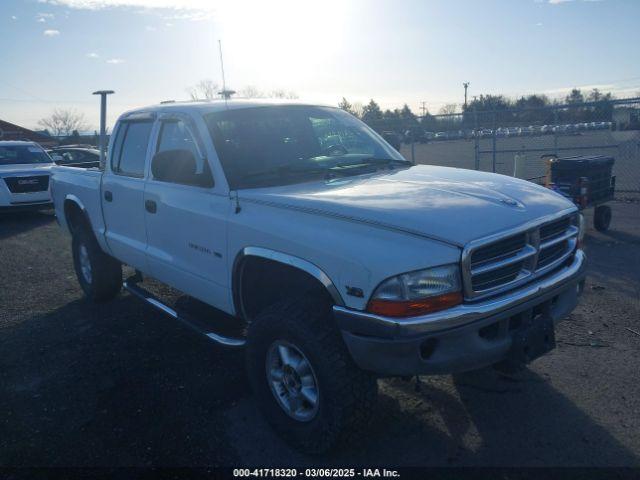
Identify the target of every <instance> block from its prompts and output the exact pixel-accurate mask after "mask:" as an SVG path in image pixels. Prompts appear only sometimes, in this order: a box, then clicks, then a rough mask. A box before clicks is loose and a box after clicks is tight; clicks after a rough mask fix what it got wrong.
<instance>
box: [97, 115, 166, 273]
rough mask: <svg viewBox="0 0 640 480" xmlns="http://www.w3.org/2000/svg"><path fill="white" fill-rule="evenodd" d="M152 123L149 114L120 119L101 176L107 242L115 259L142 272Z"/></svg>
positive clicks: (143, 268) (145, 240)
mask: <svg viewBox="0 0 640 480" xmlns="http://www.w3.org/2000/svg"><path fill="white" fill-rule="evenodd" d="M153 126H154V119H153V118H150V117H143V118H138V119H135V120H125V121H122V122H120V123H119V124H118V129H117V132H116V138H115V141H114V143H113V145H112V153H111V162H110V167H109V168H108V169H107V171H106V172H105V174H104V175H103V177H102V209H103V215H104V221H105V225H106V233H105V238H106V242H107V245H108V246H109V248H110V250H111V253H112V254H113V256H115V257H116V258H117V259H118V260H120V261H122V262H124V263H126V264H128V265H131V266H132V267H134V268H137V269H139V270H142V271H146V269H147V268H146V267H147V263H146V254H145V250H146V246H147V234H146V230H145V223H144V221H145V219H144V187H145V171H146V168H145V167H146V163H147V157H148V155H149V152H150V148H149V139H150V138H151V132H152V129H153Z"/></svg>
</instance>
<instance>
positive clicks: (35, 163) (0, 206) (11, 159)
mask: <svg viewBox="0 0 640 480" xmlns="http://www.w3.org/2000/svg"><path fill="white" fill-rule="evenodd" d="M53 165H54V163H53V160H51V158H50V157H49V155H47V153H46V152H45V151H44V150H43V148H42V147H41V146H40V145H38V144H37V143H35V142H22V141H0V210H2V211H5V210H18V209H41V208H47V207H51V191H50V188H49V177H50V172H51V167H52V166H53Z"/></svg>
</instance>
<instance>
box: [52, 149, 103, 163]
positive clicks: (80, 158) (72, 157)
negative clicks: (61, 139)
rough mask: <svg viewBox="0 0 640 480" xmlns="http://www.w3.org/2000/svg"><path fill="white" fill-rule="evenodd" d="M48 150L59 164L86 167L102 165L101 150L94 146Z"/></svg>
mask: <svg viewBox="0 0 640 480" xmlns="http://www.w3.org/2000/svg"><path fill="white" fill-rule="evenodd" d="M47 152H48V153H49V155H50V156H51V158H53V160H54V161H55V163H56V164H57V165H73V166H76V167H86V168H90V167H99V166H100V150H97V149H95V148H93V147H92V148H87V147H75V146H66V147H55V148H52V149H50V150H48V151H47Z"/></svg>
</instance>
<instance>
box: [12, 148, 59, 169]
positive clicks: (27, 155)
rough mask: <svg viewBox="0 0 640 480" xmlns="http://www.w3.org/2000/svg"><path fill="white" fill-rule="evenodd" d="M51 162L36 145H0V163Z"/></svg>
mask: <svg viewBox="0 0 640 480" xmlns="http://www.w3.org/2000/svg"><path fill="white" fill-rule="evenodd" d="M33 163H53V160H51V158H50V157H49V155H47V153H46V152H45V151H44V150H43V149H42V148H41V147H39V146H38V145H0V165H21V164H33Z"/></svg>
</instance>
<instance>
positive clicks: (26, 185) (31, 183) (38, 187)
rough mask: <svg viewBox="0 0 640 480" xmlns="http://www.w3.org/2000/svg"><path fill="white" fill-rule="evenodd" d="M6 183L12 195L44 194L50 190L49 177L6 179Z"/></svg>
mask: <svg viewBox="0 0 640 480" xmlns="http://www.w3.org/2000/svg"><path fill="white" fill-rule="evenodd" d="M4 182H5V183H6V184H7V188H8V189H9V191H10V192H11V193H33V192H43V191H45V190H47V189H48V188H49V175H34V176H30V177H5V178H4Z"/></svg>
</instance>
